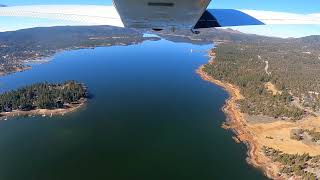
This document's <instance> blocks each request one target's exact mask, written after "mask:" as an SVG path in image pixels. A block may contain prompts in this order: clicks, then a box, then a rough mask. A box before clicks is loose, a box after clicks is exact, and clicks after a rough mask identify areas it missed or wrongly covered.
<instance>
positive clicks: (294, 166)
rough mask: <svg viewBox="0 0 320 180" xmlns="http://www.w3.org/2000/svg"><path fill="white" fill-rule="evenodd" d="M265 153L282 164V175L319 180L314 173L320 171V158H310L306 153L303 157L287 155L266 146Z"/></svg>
mask: <svg viewBox="0 0 320 180" xmlns="http://www.w3.org/2000/svg"><path fill="white" fill-rule="evenodd" d="M263 151H264V153H265V155H266V156H268V157H270V158H271V159H272V161H274V162H279V163H281V165H282V168H281V170H280V173H282V174H286V175H288V176H293V175H295V176H299V177H302V179H310V180H311V179H314V180H316V179H317V178H318V177H316V174H315V173H314V172H318V171H319V167H320V156H310V155H309V154H306V153H305V154H301V155H299V154H287V153H283V152H281V151H279V150H276V149H273V148H270V147H266V146H264V147H263Z"/></svg>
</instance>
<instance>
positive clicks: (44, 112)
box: [0, 99, 87, 120]
mask: <svg viewBox="0 0 320 180" xmlns="http://www.w3.org/2000/svg"><path fill="white" fill-rule="evenodd" d="M86 102H87V99H81V100H79V101H78V102H77V103H76V104H67V105H65V106H66V107H65V108H61V109H34V110H31V111H18V110H14V111H12V112H2V113H0V120H7V119H8V118H12V117H19V116H49V117H51V116H58V115H61V116H63V115H65V114H67V113H72V112H75V111H77V110H79V109H80V108H82V107H84V106H85V104H86Z"/></svg>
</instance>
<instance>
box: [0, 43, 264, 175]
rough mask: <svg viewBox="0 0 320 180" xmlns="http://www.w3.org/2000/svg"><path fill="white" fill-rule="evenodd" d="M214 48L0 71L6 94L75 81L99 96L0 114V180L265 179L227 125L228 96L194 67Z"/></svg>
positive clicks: (186, 47) (92, 52) (123, 53)
mask: <svg viewBox="0 0 320 180" xmlns="http://www.w3.org/2000/svg"><path fill="white" fill-rule="evenodd" d="M210 48H212V45H204V46H199V45H192V44H186V43H173V42H169V41H166V40H161V41H155V42H154V41H146V42H144V43H142V44H138V45H132V46H113V47H102V48H96V49H84V50H75V51H68V52H62V53H58V54H56V55H55V56H54V57H53V60H52V61H50V62H48V63H45V64H41V65H33V68H32V69H31V70H28V71H24V72H20V73H15V74H11V75H8V76H5V77H0V91H1V92H3V91H7V90H10V89H16V88H18V87H21V86H25V85H28V84H32V83H36V82H43V81H48V82H63V81H65V80H77V81H80V82H84V83H85V84H86V85H87V86H88V88H89V91H90V94H92V95H93V98H92V99H90V100H89V102H88V104H87V105H86V106H85V107H84V108H82V109H81V110H79V111H78V112H75V113H72V114H67V115H65V116H57V117H52V118H50V117H29V118H28V117H18V118H14V119H10V120H8V121H0V179H1V180H21V179H25V180H29V179H30V180H44V179H46V180H58V179H59V180H61V179H66V180H73V179H74V180H82V179H83V180H87V179H112V180H114V179H116V180H117V179H119V180H120V179H139V180H144V179H145V180H151V179H152V180H154V179H159V180H164V179H172V180H178V179H182V180H188V179H190V180H191V179H192V180H193V179H194V180H207V179H208V180H209V179H265V177H264V176H263V174H262V173H261V172H260V171H259V170H257V169H255V168H253V167H251V166H249V165H248V164H247V163H246V161H245V158H246V147H245V146H244V145H243V144H236V143H235V142H234V141H233V140H232V138H231V136H232V133H231V132H229V131H226V130H224V129H222V128H221V124H222V122H223V121H224V120H225V116H224V114H223V112H222V111H221V107H222V106H223V104H224V101H225V99H226V98H227V97H228V94H227V93H226V92H225V91H224V90H222V89H221V88H220V87H217V86H215V85H214V84H211V83H208V82H206V81H203V80H202V79H201V78H200V77H199V76H198V75H197V74H196V72H195V71H196V69H197V68H198V67H199V66H200V65H202V64H204V63H206V62H207V61H208V57H206V52H205V50H208V49H210ZM190 49H193V50H201V51H202V52H199V51H196V52H195V51H193V53H191V51H190Z"/></svg>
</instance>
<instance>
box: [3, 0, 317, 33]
mask: <svg viewBox="0 0 320 180" xmlns="http://www.w3.org/2000/svg"><path fill="white" fill-rule="evenodd" d="M0 4H6V5H9V6H14V5H39V4H42V5H43V4H90V5H111V4H112V1H111V0H0ZM319 4H320V0H268V1H262V0H212V3H211V4H210V6H209V8H217V9H219V8H222V9H251V10H268V11H281V12H292V13H301V14H310V13H320V5H319ZM64 24H66V25H73V22H63V21H54V20H46V19H34V18H19V17H0V32H1V31H9V30H16V29H21V28H30V27H34V26H57V25H64ZM233 28H234V29H237V30H240V31H242V32H246V33H253V34H260V35H267V36H278V37H301V36H308V35H320V25H268V26H243V27H233Z"/></svg>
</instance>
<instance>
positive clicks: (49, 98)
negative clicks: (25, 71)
mask: <svg viewBox="0 0 320 180" xmlns="http://www.w3.org/2000/svg"><path fill="white" fill-rule="evenodd" d="M86 95H87V92H86V88H85V87H84V85H83V84H80V83H77V82H75V81H67V82H64V83H62V84H50V83H47V82H45V83H38V84H34V85H30V86H26V87H23V88H20V89H18V90H13V91H9V92H5V93H3V94H1V95H0V112H4V111H5V112H10V111H12V110H22V111H29V110H32V109H37V108H40V109H56V108H63V107H64V105H65V104H68V103H69V104H70V103H75V102H77V101H78V100H80V99H81V98H85V97H86Z"/></svg>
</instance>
